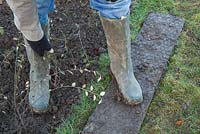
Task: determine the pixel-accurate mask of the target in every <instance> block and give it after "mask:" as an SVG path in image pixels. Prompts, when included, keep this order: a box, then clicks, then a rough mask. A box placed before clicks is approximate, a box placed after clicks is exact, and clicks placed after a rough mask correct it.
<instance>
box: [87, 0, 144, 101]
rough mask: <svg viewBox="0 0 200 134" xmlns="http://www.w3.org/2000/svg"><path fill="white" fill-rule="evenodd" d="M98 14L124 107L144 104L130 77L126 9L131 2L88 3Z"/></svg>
mask: <svg viewBox="0 0 200 134" xmlns="http://www.w3.org/2000/svg"><path fill="white" fill-rule="evenodd" d="M90 4H91V7H92V8H94V9H96V10H98V11H99V14H100V18H101V22H102V25H103V29H104V32H105V35H106V39H107V45H108V53H109V56H110V60H111V65H110V66H111V71H112V73H113V74H114V76H115V78H116V80H117V83H118V86H119V90H120V92H121V94H122V96H123V98H124V101H125V103H127V104H130V105H136V104H139V103H141V102H142V101H143V96H142V90H141V87H140V85H139V83H138V82H137V80H136V78H135V76H134V74H133V66H132V60H131V46H130V45H131V39H130V24H129V7H130V4H131V0H110V1H108V0H91V1H90Z"/></svg>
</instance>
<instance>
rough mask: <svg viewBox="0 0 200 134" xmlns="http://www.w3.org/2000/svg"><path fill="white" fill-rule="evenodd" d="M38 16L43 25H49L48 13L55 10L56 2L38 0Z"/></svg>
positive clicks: (52, 0)
mask: <svg viewBox="0 0 200 134" xmlns="http://www.w3.org/2000/svg"><path fill="white" fill-rule="evenodd" d="M36 2H37V8H38V16H39V21H40V23H41V24H47V23H48V13H49V12H51V11H53V10H54V8H55V4H54V0H36Z"/></svg>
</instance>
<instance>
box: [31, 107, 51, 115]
mask: <svg viewBox="0 0 200 134" xmlns="http://www.w3.org/2000/svg"><path fill="white" fill-rule="evenodd" d="M30 109H31V111H32V112H34V113H36V114H44V113H46V112H47V111H48V110H49V109H48V108H46V109H44V110H38V109H35V108H33V107H31V106H30Z"/></svg>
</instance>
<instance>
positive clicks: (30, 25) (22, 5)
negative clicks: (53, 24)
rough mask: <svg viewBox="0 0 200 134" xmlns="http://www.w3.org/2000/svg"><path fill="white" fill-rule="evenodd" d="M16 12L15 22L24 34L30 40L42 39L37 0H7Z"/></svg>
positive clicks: (14, 12)
mask: <svg viewBox="0 0 200 134" xmlns="http://www.w3.org/2000/svg"><path fill="white" fill-rule="evenodd" d="M6 1H7V3H8V5H9V7H10V8H11V10H12V12H13V14H14V22H15V25H16V27H17V28H18V30H19V31H20V32H21V33H22V34H23V36H24V37H25V38H26V39H28V40H30V41H38V40H40V39H41V38H42V37H43V35H44V33H43V30H42V28H41V25H40V22H39V18H38V11H37V5H36V1H35V0H6Z"/></svg>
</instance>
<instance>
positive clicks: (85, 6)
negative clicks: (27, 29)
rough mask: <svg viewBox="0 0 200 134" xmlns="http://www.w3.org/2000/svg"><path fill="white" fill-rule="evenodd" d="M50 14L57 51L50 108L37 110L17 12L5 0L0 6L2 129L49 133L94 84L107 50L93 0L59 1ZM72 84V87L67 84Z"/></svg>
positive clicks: (13, 132)
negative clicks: (100, 59) (32, 103)
mask: <svg viewBox="0 0 200 134" xmlns="http://www.w3.org/2000/svg"><path fill="white" fill-rule="evenodd" d="M56 5H57V9H56V11H55V12H54V13H52V14H51V15H50V18H51V19H50V24H51V35H50V40H51V44H52V45H53V48H54V50H55V54H54V58H53V60H52V61H51V72H50V73H51V76H52V78H51V81H50V89H51V99H50V110H49V111H48V112H47V113H45V114H40V115H38V114H34V113H33V112H32V111H31V109H30V108H29V105H28V92H29V69H30V65H29V62H28V59H27V55H26V51H25V47H24V43H23V37H22V35H21V34H20V33H19V31H18V30H17V29H16V27H15V26H14V22H13V15H12V12H11V10H10V8H9V7H8V5H7V4H6V2H4V3H3V4H2V5H0V20H1V21H0V26H1V27H2V28H3V32H2V33H1V36H0V133H3V134H18V133H20V134H27V133H29V134H41V133H42V134H47V133H55V132H56V128H57V127H58V126H59V125H60V124H61V123H62V122H63V120H65V119H67V118H68V116H69V115H70V109H71V106H72V105H73V104H76V103H79V100H80V94H81V93H80V90H77V89H76V88H73V86H74V85H73V86H71V85H72V83H76V86H77V87H81V86H82V85H83V84H86V83H89V82H90V81H91V80H92V79H94V74H93V73H91V72H89V71H84V69H85V68H87V69H88V70H96V68H97V66H98V65H97V61H98V57H99V56H100V54H101V53H104V52H105V51H106V41H105V37H104V33H103V30H102V26H101V24H100V21H99V17H98V15H97V13H94V11H92V10H91V9H90V7H89V3H88V1H87V0H81V1H80V0H73V2H72V1H69V0H63V1H59V2H58V1H57V2H56ZM66 86H67V87H66Z"/></svg>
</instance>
